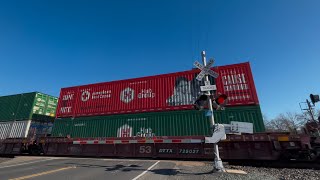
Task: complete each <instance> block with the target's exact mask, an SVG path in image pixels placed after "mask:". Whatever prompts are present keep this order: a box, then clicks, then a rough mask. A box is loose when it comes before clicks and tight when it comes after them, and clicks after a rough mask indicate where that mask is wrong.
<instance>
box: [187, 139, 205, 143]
mask: <svg viewBox="0 0 320 180" xmlns="http://www.w3.org/2000/svg"><path fill="white" fill-rule="evenodd" d="M202 142H204V141H203V140H201V139H191V140H190V143H202Z"/></svg>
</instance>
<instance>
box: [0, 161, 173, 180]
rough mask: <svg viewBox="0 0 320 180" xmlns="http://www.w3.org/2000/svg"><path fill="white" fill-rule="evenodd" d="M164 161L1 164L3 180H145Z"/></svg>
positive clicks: (0, 174)
mask: <svg viewBox="0 0 320 180" xmlns="http://www.w3.org/2000/svg"><path fill="white" fill-rule="evenodd" d="M160 164H162V165H161V166H165V165H166V164H168V166H170V164H172V163H168V162H163V163H162V162H160V161H156V160H126V159H94V158H52V157H41V158H39V157H34V158H33V157H28V158H27V157H21V158H20V159H19V158H17V159H14V160H11V161H7V162H4V163H1V164H0V180H8V179H10V180H22V179H32V180H40V179H45V180H57V179H58V180H82V179H86V180H87V179H92V180H100V179H101V180H105V179H114V180H117V179H119V180H127V179H133V180H137V179H143V178H144V177H143V176H146V175H147V174H148V173H150V171H151V170H154V169H156V168H157V167H158V166H159V165H160Z"/></svg>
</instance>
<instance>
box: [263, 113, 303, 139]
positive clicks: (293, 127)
mask: <svg viewBox="0 0 320 180" xmlns="http://www.w3.org/2000/svg"><path fill="white" fill-rule="evenodd" d="M306 122H307V119H306V118H305V117H304V116H303V115H301V114H298V113H292V112H287V113H285V114H280V115H278V116H277V117H276V118H274V119H272V120H271V121H269V122H267V123H266V124H265V125H266V129H267V131H269V132H270V131H271V132H290V133H294V134H296V133H297V132H298V130H299V129H300V128H301V127H303V126H304V124H305V123H306Z"/></svg>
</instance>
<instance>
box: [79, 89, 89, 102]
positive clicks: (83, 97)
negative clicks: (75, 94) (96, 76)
mask: <svg viewBox="0 0 320 180" xmlns="http://www.w3.org/2000/svg"><path fill="white" fill-rule="evenodd" d="M89 99H90V92H89V91H83V92H82V94H81V101H84V102H85V101H88V100H89Z"/></svg>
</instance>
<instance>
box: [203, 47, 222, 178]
mask: <svg viewBox="0 0 320 180" xmlns="http://www.w3.org/2000/svg"><path fill="white" fill-rule="evenodd" d="M201 56H202V61H203V65H204V66H207V60H206V52H205V51H202V52H201ZM205 81H207V82H209V77H208V75H205ZM206 93H207V95H208V96H210V91H207V92H206ZM208 103H209V104H208V105H209V110H210V111H211V116H209V117H210V126H211V129H212V134H213V132H214V130H215V126H214V124H215V123H214V115H213V107H212V101H211V99H209V100H208ZM213 150H214V156H215V157H214V166H215V170H216V171H220V172H221V171H224V167H223V164H222V161H221V159H220V155H219V148H218V144H216V143H215V144H213Z"/></svg>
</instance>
